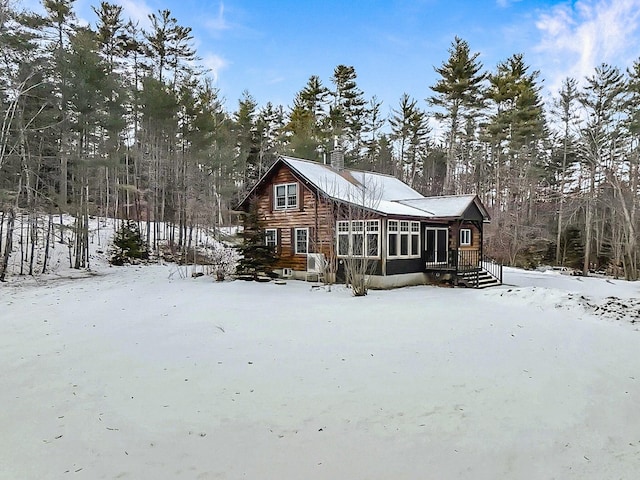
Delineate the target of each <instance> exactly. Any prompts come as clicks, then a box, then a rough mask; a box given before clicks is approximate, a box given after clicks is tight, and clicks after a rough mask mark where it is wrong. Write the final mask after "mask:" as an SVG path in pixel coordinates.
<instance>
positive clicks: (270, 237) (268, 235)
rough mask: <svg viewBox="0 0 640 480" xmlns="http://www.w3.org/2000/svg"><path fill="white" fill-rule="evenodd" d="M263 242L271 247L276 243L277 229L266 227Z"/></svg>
mask: <svg viewBox="0 0 640 480" xmlns="http://www.w3.org/2000/svg"><path fill="white" fill-rule="evenodd" d="M264 244H265V245H266V246H267V247H273V248H275V247H276V246H277V245H278V230H277V229H276V228H267V229H266V230H265V231H264Z"/></svg>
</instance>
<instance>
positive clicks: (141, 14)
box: [118, 0, 153, 28]
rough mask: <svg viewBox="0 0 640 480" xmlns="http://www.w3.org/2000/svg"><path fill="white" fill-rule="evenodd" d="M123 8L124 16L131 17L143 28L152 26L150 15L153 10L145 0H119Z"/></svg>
mask: <svg viewBox="0 0 640 480" xmlns="http://www.w3.org/2000/svg"><path fill="white" fill-rule="evenodd" d="M118 3H119V4H120V5H122V8H123V15H122V16H123V18H126V19H131V21H132V22H133V23H138V25H139V26H140V27H142V28H150V27H151V22H150V21H149V15H151V14H152V13H153V10H152V9H151V7H149V5H147V4H146V3H145V2H144V1H143V0H136V1H133V0H120V1H119V2H118Z"/></svg>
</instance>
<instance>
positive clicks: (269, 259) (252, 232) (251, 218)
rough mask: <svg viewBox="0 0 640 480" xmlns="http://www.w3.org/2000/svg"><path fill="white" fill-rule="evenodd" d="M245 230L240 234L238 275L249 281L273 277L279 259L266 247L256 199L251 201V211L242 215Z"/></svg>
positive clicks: (270, 248) (271, 249)
mask: <svg viewBox="0 0 640 480" xmlns="http://www.w3.org/2000/svg"><path fill="white" fill-rule="evenodd" d="M241 218H242V225H243V230H242V232H241V233H240V234H239V236H240V238H241V239H242V245H241V246H240V247H239V250H240V254H241V255H242V258H241V259H240V261H239V263H238V269H237V272H238V274H239V275H240V276H241V277H243V278H247V279H252V280H257V279H258V277H260V276H262V275H271V274H272V268H273V266H274V265H275V263H276V261H277V258H276V256H275V252H274V251H273V248H272V247H269V246H267V245H266V242H265V234H264V228H263V226H262V219H261V218H260V214H259V212H258V204H257V201H256V199H251V200H250V201H249V209H248V210H247V212H245V213H243V214H242V215H241Z"/></svg>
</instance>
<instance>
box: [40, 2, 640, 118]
mask: <svg viewBox="0 0 640 480" xmlns="http://www.w3.org/2000/svg"><path fill="white" fill-rule="evenodd" d="M30 1H34V0H30ZM111 1H112V2H114V3H118V4H121V5H123V6H124V9H125V15H126V16H128V17H131V18H133V19H136V20H139V21H140V25H142V26H145V25H148V20H147V15H148V14H149V13H151V12H155V11H157V10H159V9H164V8H167V9H169V10H171V12H172V13H173V14H174V16H175V17H176V18H177V19H178V22H179V23H180V24H181V25H184V26H190V27H192V28H193V33H194V37H195V42H196V46H197V50H198V53H199V55H200V56H201V57H202V59H203V60H202V61H203V63H204V64H205V65H207V66H208V67H209V68H211V70H212V72H211V75H212V76H213V77H214V78H215V83H216V85H217V87H218V88H219V89H220V93H221V94H222V96H224V97H225V99H226V104H227V107H228V108H229V109H230V110H234V109H235V108H236V105H237V100H238V98H240V95H241V94H242V91H243V90H245V89H246V90H248V91H249V92H250V93H251V94H252V95H253V96H254V98H255V99H256V100H257V101H258V103H259V104H260V105H263V104H265V103H266V102H267V101H272V102H273V103H275V104H283V105H285V106H287V105H290V104H291V103H292V100H293V98H294V96H295V93H296V92H297V91H299V90H300V89H302V88H303V87H304V85H305V84H306V82H307V80H308V78H309V77H310V76H311V75H318V76H320V78H321V79H322V80H323V82H324V83H325V85H330V77H331V75H332V72H333V69H334V68H335V66H336V65H338V64H345V65H352V66H354V67H355V69H356V72H357V74H358V84H359V86H360V88H361V89H362V90H363V91H364V93H365V96H366V97H367V98H370V97H372V96H373V95H376V96H377V97H378V99H380V100H382V101H383V102H384V103H383V111H384V112H388V111H389V109H390V108H391V107H396V105H397V104H398V102H399V99H400V96H401V95H402V94H403V93H404V92H406V93H408V94H409V95H411V96H412V97H414V98H416V99H418V100H419V101H420V102H421V105H422V106H424V107H426V104H425V103H424V99H425V98H427V97H428V96H429V95H430V89H429V86H430V85H433V84H434V82H435V81H436V79H437V75H436V74H435V73H434V70H433V68H434V66H438V65H440V64H441V63H442V62H443V61H445V60H446V59H447V57H448V52H447V50H448V48H449V47H450V45H451V42H452V40H453V38H454V36H456V35H457V36H459V37H461V38H463V39H465V40H466V41H467V42H468V43H469V44H470V47H471V49H472V51H474V52H479V53H480V57H479V58H480V60H481V61H482V63H483V64H484V66H485V68H486V69H489V70H492V69H494V68H495V66H496V64H497V63H498V62H499V61H501V60H504V59H506V58H508V57H509V56H510V55H512V54H514V53H523V54H524V55H525V61H526V62H527V63H528V64H530V65H531V66H532V68H533V69H537V70H540V72H541V77H542V78H544V85H545V94H546V95H549V94H550V93H553V92H555V91H556V90H557V87H558V85H559V83H560V81H561V80H562V78H564V77H566V76H568V75H570V76H574V77H576V78H578V79H582V78H584V76H585V75H590V74H591V73H592V71H593V68H594V66H596V65H598V64H600V63H602V62H607V63H611V64H613V65H617V66H619V67H621V68H626V67H627V66H628V65H630V64H631V63H632V62H633V61H634V60H636V59H638V58H639V57H640V27H639V21H640V0H574V1H557V0H538V1H536V0H459V1H456V0H448V1H447V0H413V1H409V0H393V1H381V0H369V1H356V0H352V1H344V0H342V1H337V0H323V1H314V2H307V1H305V0H280V1H264V0H262V1H261V0H224V1H218V0H211V1H205V0H181V1H172V0H111ZM97 3H98V0H77V2H76V11H77V13H78V16H79V17H80V18H82V19H85V20H88V21H91V22H93V21H94V15H93V13H92V12H91V10H90V5H96V4H97Z"/></svg>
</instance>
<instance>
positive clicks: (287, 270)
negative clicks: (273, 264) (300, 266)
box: [282, 268, 293, 278]
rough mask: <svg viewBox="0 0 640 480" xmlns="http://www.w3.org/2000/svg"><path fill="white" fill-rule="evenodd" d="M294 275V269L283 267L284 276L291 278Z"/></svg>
mask: <svg viewBox="0 0 640 480" xmlns="http://www.w3.org/2000/svg"><path fill="white" fill-rule="evenodd" d="M292 275H293V270H291V269H290V268H283V269H282V277H283V278H291V276H292Z"/></svg>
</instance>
